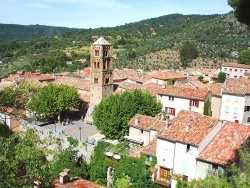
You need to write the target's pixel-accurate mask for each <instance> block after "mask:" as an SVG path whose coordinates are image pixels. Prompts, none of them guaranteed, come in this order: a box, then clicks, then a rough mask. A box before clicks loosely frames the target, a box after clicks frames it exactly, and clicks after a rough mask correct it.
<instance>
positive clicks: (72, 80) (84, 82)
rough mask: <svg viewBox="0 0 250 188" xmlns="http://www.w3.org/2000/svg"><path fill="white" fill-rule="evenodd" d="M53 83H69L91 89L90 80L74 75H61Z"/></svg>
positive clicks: (82, 88) (83, 88) (79, 87)
mask: <svg viewBox="0 0 250 188" xmlns="http://www.w3.org/2000/svg"><path fill="white" fill-rule="evenodd" d="M53 83H55V84H67V85H70V86H73V87H75V88H77V89H80V90H85V91H90V81H89V80H86V79H83V78H74V77H67V76H63V77H59V78H57V79H56V80H55V81H54V82H53Z"/></svg>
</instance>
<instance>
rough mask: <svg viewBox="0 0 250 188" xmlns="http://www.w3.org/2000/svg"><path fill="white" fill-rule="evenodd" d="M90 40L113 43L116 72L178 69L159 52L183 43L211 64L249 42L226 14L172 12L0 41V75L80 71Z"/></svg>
mask: <svg viewBox="0 0 250 188" xmlns="http://www.w3.org/2000/svg"><path fill="white" fill-rule="evenodd" d="M3 25H4V24H3ZM27 27H29V26H27ZM41 27H42V26H41ZM43 27H46V26H43ZM45 30H46V28H45ZM13 31H16V30H15V29H13ZM17 34H18V33H17ZM93 36H104V37H105V38H106V39H107V40H109V42H110V43H112V44H113V45H114V48H115V50H114V55H115V57H116V58H114V66H115V67H116V68H124V67H126V68H135V69H137V68H141V69H145V70H157V69H163V68H174V69H176V68H179V66H180V62H179V59H178V57H176V56H173V57H172V56H171V54H167V55H165V56H162V52H163V53H164V52H165V51H166V50H168V49H171V50H172V51H173V52H175V51H178V50H179V49H180V46H181V45H182V43H183V41H192V42H193V43H195V44H196V46H197V48H198V49H199V56H200V57H202V58H213V60H214V61H218V60H220V61H229V60H234V58H232V56H231V53H232V52H234V51H238V52H239V51H241V50H243V49H246V48H247V46H248V41H249V33H248V31H247V30H246V28H245V26H244V25H242V24H238V23H237V22H236V21H235V18H234V16H233V14H232V13H230V14H225V15H207V16H203V15H181V14H172V15H167V16H161V17H158V18H153V19H147V20H143V21H140V22H136V23H129V24H125V25H122V26H117V27H112V28H97V29H80V30H76V31H72V32H67V33H65V34H64V35H63V36H59V37H44V38H38V39H33V40H29V41H6V42H3V43H1V44H0V61H2V65H1V66H0V77H1V78H2V77H6V76H7V75H9V74H11V73H14V72H16V71H17V70H25V71H41V72H42V73H45V72H48V73H57V72H62V71H69V72H72V71H76V70H79V69H82V68H83V67H86V66H88V65H89V45H90V44H92V43H93V41H94V40H96V38H94V37H93ZM6 38H8V37H6ZM80 59H81V60H83V61H79V60H80ZM203 61H205V62H206V59H204V60H203ZM69 62H70V63H69Z"/></svg>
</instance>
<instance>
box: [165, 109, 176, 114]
mask: <svg viewBox="0 0 250 188" xmlns="http://www.w3.org/2000/svg"><path fill="white" fill-rule="evenodd" d="M165 112H166V113H167V114H169V115H172V116H175V108H170V107H166V108H165Z"/></svg>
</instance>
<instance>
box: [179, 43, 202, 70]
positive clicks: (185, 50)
mask: <svg viewBox="0 0 250 188" xmlns="http://www.w3.org/2000/svg"><path fill="white" fill-rule="evenodd" d="M180 56H181V63H182V66H183V67H187V66H188V63H189V62H190V61H191V60H192V59H195V58H197V57H198V56H199V52H198V48H197V46H196V45H195V44H194V43H192V42H190V41H187V42H185V43H184V44H183V46H182V47H181V49H180Z"/></svg>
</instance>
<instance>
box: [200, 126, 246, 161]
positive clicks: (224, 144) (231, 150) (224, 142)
mask: <svg viewBox="0 0 250 188" xmlns="http://www.w3.org/2000/svg"><path fill="white" fill-rule="evenodd" d="M249 136H250V127H249V126H245V125H242V124H238V123H234V122H226V124H225V125H224V127H223V128H222V130H221V131H220V132H219V133H218V134H217V135H216V137H215V138H214V139H213V140H212V141H211V142H210V143H209V145H208V146H207V147H206V148H205V150H204V151H203V152H202V153H201V154H200V156H199V157H198V159H200V160H204V161H208V162H211V163H215V164H219V165H226V164H227V163H230V162H236V160H237V150H238V149H239V148H240V147H241V145H242V144H243V143H244V142H245V141H246V140H247V139H248V138H249Z"/></svg>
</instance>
